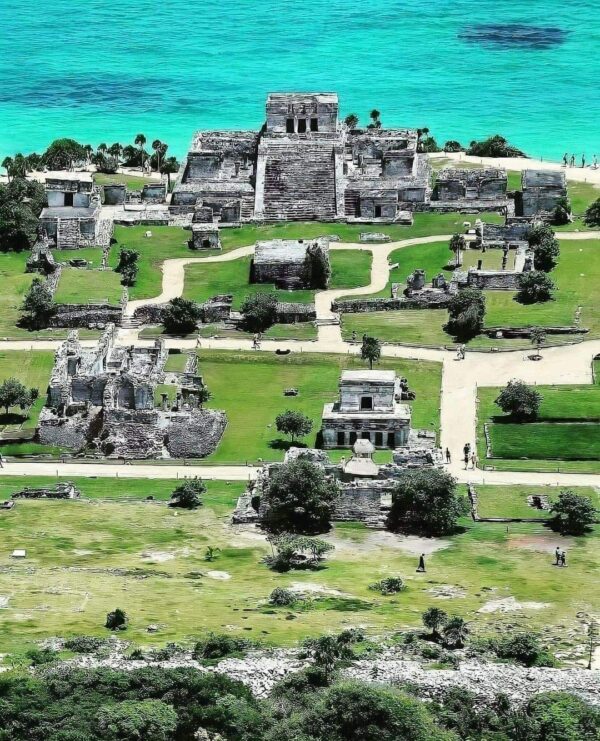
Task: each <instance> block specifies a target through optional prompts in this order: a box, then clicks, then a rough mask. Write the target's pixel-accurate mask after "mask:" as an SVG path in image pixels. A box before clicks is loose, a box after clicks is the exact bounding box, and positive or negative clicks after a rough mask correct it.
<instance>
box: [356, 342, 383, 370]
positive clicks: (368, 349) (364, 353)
mask: <svg viewBox="0 0 600 741" xmlns="http://www.w3.org/2000/svg"><path fill="white" fill-rule="evenodd" d="M360 357H361V358H362V359H363V360H366V361H367V362H368V363H369V368H370V369H371V370H373V363H377V362H378V361H379V358H380V357H381V343H380V342H379V340H378V339H377V337H369V336H367V335H365V336H364V337H363V341H362V346H361V348H360Z"/></svg>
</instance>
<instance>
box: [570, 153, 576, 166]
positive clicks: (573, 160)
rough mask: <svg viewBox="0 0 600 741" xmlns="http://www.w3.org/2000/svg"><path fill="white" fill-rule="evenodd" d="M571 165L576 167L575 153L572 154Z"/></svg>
mask: <svg viewBox="0 0 600 741" xmlns="http://www.w3.org/2000/svg"><path fill="white" fill-rule="evenodd" d="M571 167H575V155H574V154H572V155H571Z"/></svg>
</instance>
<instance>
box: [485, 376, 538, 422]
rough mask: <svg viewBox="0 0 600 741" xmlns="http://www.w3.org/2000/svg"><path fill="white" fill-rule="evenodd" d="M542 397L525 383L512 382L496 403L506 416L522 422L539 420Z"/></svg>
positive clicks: (503, 390)
mask: <svg viewBox="0 0 600 741" xmlns="http://www.w3.org/2000/svg"><path fill="white" fill-rule="evenodd" d="M541 403H542V395H541V394H540V393H539V392H538V391H536V390H535V389H534V388H531V386H528V385H527V384H526V383H523V381H517V380H514V379H513V380H512V381H509V382H508V384H507V385H506V388H504V389H502V391H501V392H500V394H499V396H498V398H497V399H496V400H495V401H494V404H497V405H498V406H499V407H500V409H502V411H503V412H504V413H505V414H510V416H511V417H512V418H513V419H515V420H517V421H521V422H525V421H532V420H534V419H536V418H537V416H538V412H539V409H540V404H541Z"/></svg>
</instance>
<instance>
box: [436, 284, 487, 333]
mask: <svg viewBox="0 0 600 741" xmlns="http://www.w3.org/2000/svg"><path fill="white" fill-rule="evenodd" d="M448 315H449V318H448V322H447V323H446V324H445V325H444V329H445V330H446V332H448V333H449V334H451V335H454V336H455V337H457V338H458V339H461V340H468V339H471V338H472V337H475V336H476V335H478V334H479V333H480V332H481V330H482V329H483V320H484V318H485V297H484V295H483V292H482V291H481V290H480V289H479V288H474V287H469V288H463V289H462V290H460V291H459V292H458V293H456V294H454V295H453V296H452V298H451V299H450V301H449V302H448Z"/></svg>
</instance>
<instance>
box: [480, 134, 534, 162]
mask: <svg viewBox="0 0 600 741" xmlns="http://www.w3.org/2000/svg"><path fill="white" fill-rule="evenodd" d="M467 154H470V155H474V156H475V157H526V156H527V155H526V154H525V153H524V152H522V151H521V150H520V149H517V148H516V147H513V146H511V145H510V144H509V143H508V142H507V141H506V139H505V138H504V137H503V136H500V135H499V134H495V135H494V136H490V137H489V138H488V139H485V140H484V141H480V142H477V141H472V142H471V144H470V145H469V148H468V149H467Z"/></svg>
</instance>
